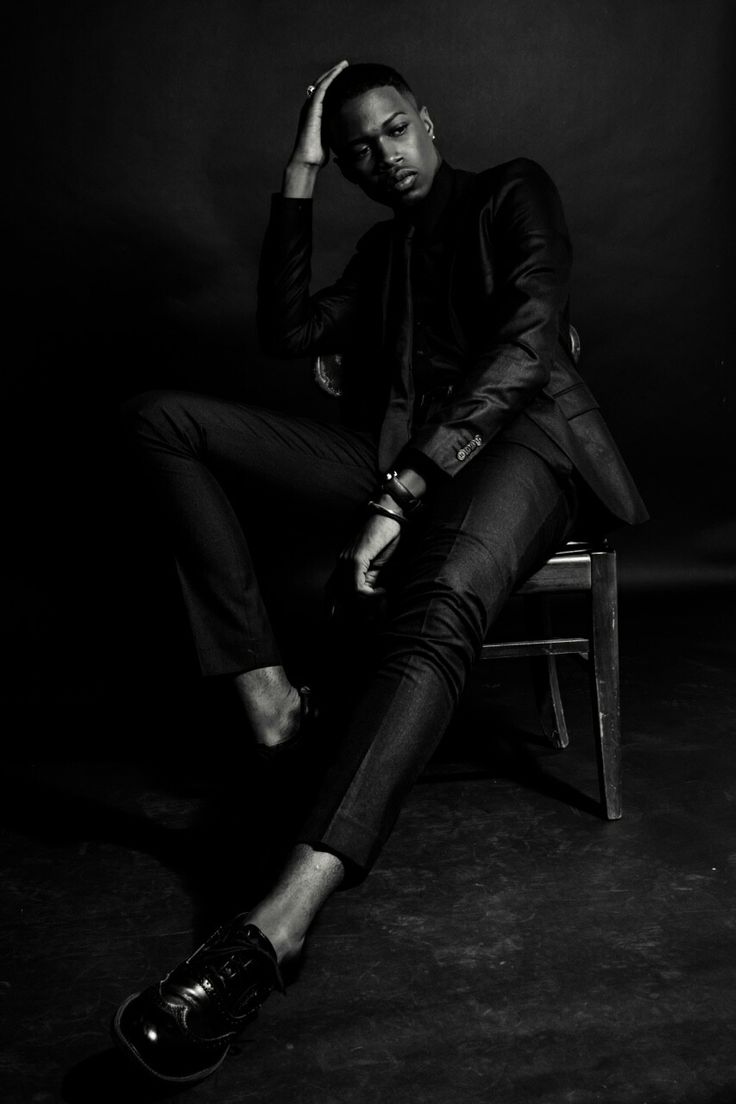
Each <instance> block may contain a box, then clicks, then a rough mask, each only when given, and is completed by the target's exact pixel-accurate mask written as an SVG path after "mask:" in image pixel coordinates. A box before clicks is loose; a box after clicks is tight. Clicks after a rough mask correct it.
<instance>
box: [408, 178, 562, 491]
mask: <svg viewBox="0 0 736 1104" xmlns="http://www.w3.org/2000/svg"><path fill="white" fill-rule="evenodd" d="M511 168H512V169H513V171H511V172H509V173H508V175H507V178H506V180H505V181H504V183H503V185H502V187H500V188H499V189H497V190H496V191H495V194H494V197H493V198H492V199H491V200H489V201H488V202H487V203H486V204H485V205H484V206H483V207H482V208H481V210H480V213H479V216H478V220H479V221H478V225H477V227H476V228H475V232H476V233H479V234H480V243H481V250H482V256H483V265H484V276H485V280H486V286H485V289H484V291H483V294H482V298H481V306H480V308H479V316H478V326H477V329H476V330H475V331H474V333H473V334H472V335H471V343H470V351H469V354H468V357H467V360H466V362H465V365H464V368H463V374H462V377H461V382H460V384H459V386H458V387H457V388H456V390H455V392H454V394H453V396H452V398H451V400H449V401H448V402H447V403H446V404H445V405H444V407H442V408H441V409H440V411H439V412H438V414H437V415H436V416H435V417H434V418H433V420H432V421H430V422H429V423H427V424H425V425H424V426H422V427H421V428H420V429H419V430H418V431H417V433H416V434H415V435H414V436H413V438H412V440H411V442H410V446H409V453H411V452H414V451H416V452H418V453H420V454H422V455H421V456H420V457H419V458H418V459H419V460H420V462H422V460H423V461H424V462H425V463H426V461H429V462H430V463H431V464H432V465H434V466H435V468H439V469H440V470H441V471H443V472H445V473H446V474H447V475H450V476H452V475H455V474H457V472H458V471H461V470H462V468H463V467H464V466H465V464H467V462H468V461H469V460H471V459H472V457H474V456H476V455H478V453H479V452H480V450H481V449H482V448H483V447H484V446H485V445H487V444H488V442H489V441H491V440H492V439H493V438H494V437H495V435H496V434H497V433H498V432H499V431H500V430H501V429H503V428H504V426H506V425H508V423H509V422H510V421H512V419H513V418H515V417H516V416H517V415H518V414H519V413H520V412H521V411H523V410H524V408H525V407H526V406H528V405H529V404H530V403H531V402H532V401H533V400H534V399H535V397H536V396H537V395H539V393H540V392H541V390H542V388H543V387H544V386H545V384H547V382H548V381H549V378H550V373H551V368H552V359H553V356H554V353H555V348H556V345H557V341H558V330H559V324H560V315H561V313H562V312H563V311H564V310H565V309H566V305H567V300H568V288H569V277H570V266H571V247H570V241H569V237H568V233H567V228H566V225H565V219H564V215H563V212H562V205H561V203H560V199H559V196H558V194H557V190H556V188H555V186H554V184H553V183H552V181H551V180H550V178H549V176H547V174H546V173H545V172H544V170H543V169H542V168H541V167H540V166H539V165H536V164H535V163H534V162H532V161H527V160H518V161H515V162H513V163H512V165H511ZM409 453H407V458H409Z"/></svg>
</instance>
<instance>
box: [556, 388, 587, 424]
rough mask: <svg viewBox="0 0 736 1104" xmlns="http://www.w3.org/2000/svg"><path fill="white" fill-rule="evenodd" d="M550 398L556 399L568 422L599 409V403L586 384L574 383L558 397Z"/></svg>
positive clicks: (558, 393) (560, 392) (559, 393)
mask: <svg viewBox="0 0 736 1104" xmlns="http://www.w3.org/2000/svg"><path fill="white" fill-rule="evenodd" d="M549 397H550V398H551V399H554V401H555V402H556V403H557V405H558V406H559V407H560V409H561V410H562V413H563V414H564V415H565V417H566V418H567V419H568V421H569V420H570V419H571V418H577V416H578V415H579V414H585V413H587V411H588V410H597V409H598V403H597V402H596V401H595V399H594V398H593V395H592V394H591V392H590V391H589V390H588V387H587V385H586V384H584V383H574V384H573V385H572V386H571V387H566V388H565V390H564V391H558V392H557V394H556V395H550V396H549Z"/></svg>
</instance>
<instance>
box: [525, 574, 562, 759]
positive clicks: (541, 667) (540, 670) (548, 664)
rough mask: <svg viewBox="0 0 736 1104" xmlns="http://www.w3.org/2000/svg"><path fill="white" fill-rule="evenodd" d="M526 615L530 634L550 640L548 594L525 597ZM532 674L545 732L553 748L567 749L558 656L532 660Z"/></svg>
mask: <svg viewBox="0 0 736 1104" xmlns="http://www.w3.org/2000/svg"><path fill="white" fill-rule="evenodd" d="M524 612H525V616H526V621H527V626H528V628H529V630H530V635H532V636H534V637H537V638H539V639H547V638H548V637H550V636H551V635H552V618H551V614H550V608H549V602H548V600H547V598H546V596H545V595H535V596H534V597H529V598H525V600H524ZM531 671H532V684H533V686H534V696H535V699H536V703H537V711H538V713H539V718H540V721H541V724H542V732H543V734H544V736H545V737H546V738H547V740H549V742H550V744H551V745H552V747H555V748H566V747H567V746H568V744H569V743H570V737H569V735H568V731H567V721H566V720H565V710H564V708H563V705H562V695H561V694H560V680H559V677H558V673H557V657H556V656H553V655H550V656H534V657H533V658H532V659H531Z"/></svg>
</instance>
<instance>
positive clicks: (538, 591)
mask: <svg viewBox="0 0 736 1104" xmlns="http://www.w3.org/2000/svg"><path fill="white" fill-rule="evenodd" d="M563 593H568V594H569V593H587V594H588V596H589V600H588V618H587V625H586V630H585V631H586V635H585V636H555V635H554V633H553V630H552V619H551V612H550V602H549V598H550V596H551V595H555V594H563ZM516 594H518V595H520V596H522V597H523V599H524V603H525V607H526V609H525V613H526V622H527V627H528V630H529V632H530V636H529V638H528V639H526V640H516V641H511V642H504V643H486V644H485V645H484V646H483V650H482V656H481V658H482V659H501V658H506V657H516V658H518V657H530V658H531V659H532V673H533V677H534V684H535V691H536V698H537V707H538V710H539V714H540V718H541V722H542V729H543V731H544V734H545V736H546V737H547V738H548V739H549V740H550V742H551V743H552V746H553V747H557V748H566V747H567V746H568V744H569V742H570V739H569V735H568V731H567V723H566V720H565V712H564V709H563V705H562V697H561V694H560V682H559V676H558V672H557V657H558V656H560V655H570V654H572V655H576V656H579V657H581V658H582V659H583V660H584V661H585V662H586V665H587V667H588V672H589V677H590V689H591V697H592V705H593V716H594V724H595V741H596V753H597V759H598V777H599V780H600V793H601V805H602V808H603V811H604V812H605V815H606V817H607V819H608V820H618V819H619V818H620V816H621V719H620V704H619V659H618V586H617V580H616V553H615V552H614V551H612V550H610V549H608V548H607V547H606V546H605V545H601V546H598V547H594V546H591V545H588V544H585V543H582V542H571V543H569V544H567V545H566V546H565V547H564V548H563V549H562V550H561V551H560V552H558V553H556V555H554V556H552V557H550V559H549V560H547V562H546V563H545V564H544V566H543V567H541V568H540V569H539V571H537V572H536V574H534V575H532V576H531V578H529V579H527V581H526V582H525V583H523V584H522V585H521V586H520V587H519V588H518V589H517V591H516Z"/></svg>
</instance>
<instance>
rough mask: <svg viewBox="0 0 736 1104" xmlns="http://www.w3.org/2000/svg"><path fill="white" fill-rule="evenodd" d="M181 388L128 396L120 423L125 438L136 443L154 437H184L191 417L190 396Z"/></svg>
mask: <svg viewBox="0 0 736 1104" xmlns="http://www.w3.org/2000/svg"><path fill="white" fill-rule="evenodd" d="M190 397H191V396H189V395H188V394H187V393H186V392H181V391H165V390H157V391H144V392H143V393H142V394H140V395H135V396H134V397H133V398H131V399H127V400H126V401H125V402H124V403H123V404H122V406H121V407H120V426H121V430H122V434H123V438H124V440H126V441H127V442H130V443H133V444H139V443H141V442H142V443H145V442H146V441H151V440H152V439H155V440H158V441H169V440H171V438H172V436H176V437H180V436H181V432H182V429H183V427H184V424H185V422H186V421H187V420H188V413H187V400H188V399H189V398H190Z"/></svg>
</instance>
